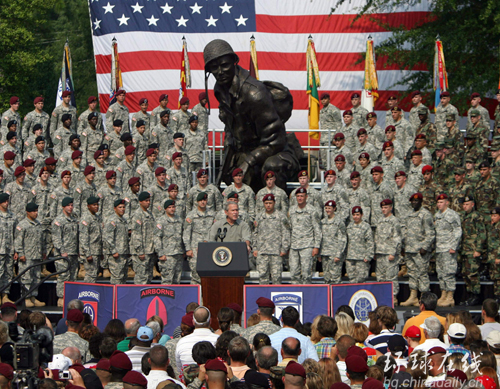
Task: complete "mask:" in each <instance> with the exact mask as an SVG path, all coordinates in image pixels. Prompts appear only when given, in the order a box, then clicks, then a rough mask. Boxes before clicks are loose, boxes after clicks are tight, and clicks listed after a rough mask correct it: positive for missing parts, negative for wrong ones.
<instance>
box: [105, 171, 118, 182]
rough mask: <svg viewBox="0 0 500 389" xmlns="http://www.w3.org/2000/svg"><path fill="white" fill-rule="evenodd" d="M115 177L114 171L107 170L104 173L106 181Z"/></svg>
mask: <svg viewBox="0 0 500 389" xmlns="http://www.w3.org/2000/svg"><path fill="white" fill-rule="evenodd" d="M113 177H116V172H115V171H114V170H108V171H107V172H106V180H109V179H110V178H113Z"/></svg>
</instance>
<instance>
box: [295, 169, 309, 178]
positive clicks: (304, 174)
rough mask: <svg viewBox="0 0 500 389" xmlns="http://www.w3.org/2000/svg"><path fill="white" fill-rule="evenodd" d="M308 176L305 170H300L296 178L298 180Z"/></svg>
mask: <svg viewBox="0 0 500 389" xmlns="http://www.w3.org/2000/svg"><path fill="white" fill-rule="evenodd" d="M307 176H308V174H307V170H301V171H300V172H299V174H297V177H298V178H300V177H307Z"/></svg>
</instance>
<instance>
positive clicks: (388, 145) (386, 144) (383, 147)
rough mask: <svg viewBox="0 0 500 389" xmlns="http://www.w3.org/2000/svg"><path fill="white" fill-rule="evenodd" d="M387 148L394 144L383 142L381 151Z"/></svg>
mask: <svg viewBox="0 0 500 389" xmlns="http://www.w3.org/2000/svg"><path fill="white" fill-rule="evenodd" d="M388 147H394V144H393V143H392V142H391V141H387V142H384V145H383V146H382V150H385V149H386V148H388Z"/></svg>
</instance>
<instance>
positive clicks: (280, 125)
mask: <svg viewBox="0 0 500 389" xmlns="http://www.w3.org/2000/svg"><path fill="white" fill-rule="evenodd" d="M203 57H204V60H205V86H206V85H207V80H208V77H209V76H210V73H211V74H213V75H214V77H215V79H216V81H217V82H216V84H215V87H214V93H215V97H216V98H217V100H218V101H219V118H220V120H221V121H222V122H223V123H224V125H225V127H224V133H225V134H224V135H225V139H224V162H223V166H222V168H221V171H220V173H219V176H218V178H217V185H220V183H221V181H224V182H226V183H227V184H228V185H229V184H230V183H231V182H232V180H231V172H232V171H233V170H234V169H236V168H237V167H239V168H241V169H242V170H243V174H244V176H245V178H244V182H245V183H246V184H247V185H249V186H250V187H252V189H253V190H254V191H255V192H257V191H258V190H259V189H261V188H262V187H263V186H264V180H263V177H264V174H265V173H266V171H268V170H272V171H274V172H275V173H276V185H278V186H280V187H281V188H285V187H286V182H287V181H288V180H290V179H291V178H292V177H294V176H295V175H296V173H297V172H298V170H299V162H298V159H297V156H296V155H295V152H294V151H293V149H292V148H291V147H290V146H289V144H288V141H287V134H286V131H285V122H286V121H287V120H288V119H289V118H290V115H291V113H292V108H293V99H292V96H291V94H290V91H289V90H288V88H286V87H285V86H283V85H282V84H280V83H277V82H269V81H264V82H261V81H258V80H256V79H255V78H253V77H251V76H250V72H249V71H247V70H245V69H243V68H242V67H241V66H239V65H238V61H239V58H238V56H237V55H236V54H235V53H234V51H233V49H232V48H231V46H230V45H229V43H227V42H226V41H224V40H222V39H215V40H213V41H211V42H210V43H208V44H207V45H206V46H205V49H204V50H203ZM209 108H210V105H209Z"/></svg>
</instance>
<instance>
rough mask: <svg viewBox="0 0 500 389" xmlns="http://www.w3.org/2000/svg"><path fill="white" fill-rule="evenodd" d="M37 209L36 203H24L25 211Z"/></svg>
mask: <svg viewBox="0 0 500 389" xmlns="http://www.w3.org/2000/svg"><path fill="white" fill-rule="evenodd" d="M37 209H38V204H37V203H28V204H26V212H35V211H36V210H37Z"/></svg>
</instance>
